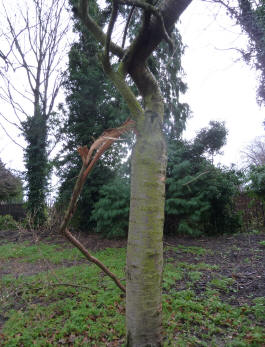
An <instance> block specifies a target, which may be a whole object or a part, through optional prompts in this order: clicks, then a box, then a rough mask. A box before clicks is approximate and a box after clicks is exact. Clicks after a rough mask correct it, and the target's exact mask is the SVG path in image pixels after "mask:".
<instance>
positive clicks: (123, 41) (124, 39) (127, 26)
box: [121, 5, 135, 48]
mask: <svg viewBox="0 0 265 347" xmlns="http://www.w3.org/2000/svg"><path fill="white" fill-rule="evenodd" d="M134 9H135V6H134V5H133V6H132V8H131V10H130V13H129V16H128V19H127V22H126V25H125V28H124V34H123V38H122V44H121V47H122V48H124V46H125V41H126V36H127V31H128V28H129V24H130V22H131V18H132V15H133V12H134Z"/></svg>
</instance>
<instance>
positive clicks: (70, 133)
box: [57, 1, 129, 232]
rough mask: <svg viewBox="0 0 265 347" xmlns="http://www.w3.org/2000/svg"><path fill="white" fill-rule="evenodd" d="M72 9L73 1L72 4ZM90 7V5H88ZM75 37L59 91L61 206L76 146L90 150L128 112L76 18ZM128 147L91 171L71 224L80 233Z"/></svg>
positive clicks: (89, 226)
mask: <svg viewBox="0 0 265 347" xmlns="http://www.w3.org/2000/svg"><path fill="white" fill-rule="evenodd" d="M70 4H71V5H72V6H73V4H74V1H72V2H70ZM91 6H92V2H91ZM93 11H94V14H95V15H96V16H97V18H98V20H99V22H100V23H101V24H102V25H104V23H105V22H106V17H107V13H106V12H102V11H101V10H100V9H99V7H98V6H97V4H96V3H95V2H94V3H93ZM73 19H74V32H75V33H76V34H77V35H78V36H77V40H76V42H74V43H73V44H72V46H71V49H70V51H69V54H68V58H69V63H68V68H67V70H66V72H65V73H64V83H63V86H64V88H65V90H66V106H64V109H65V110H64V111H65V114H66V118H67V119H66V123H65V126H64V128H63V129H62V131H63V134H64V146H63V151H62V152H61V154H60V156H59V158H58V160H57V168H58V169H59V171H58V173H59V176H60V181H61V182H62V183H61V185H60V188H59V198H58V203H59V204H60V205H61V206H65V205H66V202H68V201H69V199H70V196H71V192H72V190H73V187H74V183H75V177H76V176H77V175H78V173H79V170H80V167H81V165H82V164H81V158H80V156H79V155H78V153H77V151H74V152H73V150H76V149H77V148H78V146H84V145H88V146H89V147H90V146H91V144H92V143H93V141H94V140H95V139H96V138H98V137H99V136H100V135H101V134H102V133H103V131H104V130H106V129H109V128H115V127H117V126H118V125H119V124H121V123H122V122H124V121H125V120H126V118H128V114H129V111H128V109H127V108H126V106H125V105H124V102H123V100H122V98H121V97H120V95H119V94H118V93H117V91H116V90H115V89H114V88H113V86H112V84H111V83H110V81H108V80H106V78H105V75H104V72H103V71H102V67H101V63H100V62H99V60H98V58H97V55H98V53H99V51H100V46H99V44H98V42H97V41H96V40H95V39H94V37H93V36H92V35H91V34H90V33H89V31H88V30H87V28H86V27H85V26H84V25H83V24H82V23H81V21H80V19H79V18H78V17H76V16H74V18H73ZM125 151H126V143H125V142H122V144H119V143H118V144H116V145H115V146H113V148H112V149H111V150H109V151H108V152H107V153H105V155H104V158H103V160H101V161H100V163H99V164H98V165H97V166H96V167H95V168H94V169H93V171H92V173H91V175H90V176H89V177H88V179H87V182H86V184H85V186H84V188H83V191H82V193H81V196H80V199H79V203H78V207H77V210H76V214H75V216H74V219H73V221H72V224H73V225H74V226H75V227H76V228H78V229H79V230H86V231H87V230H89V231H90V232H91V231H92V230H93V229H94V228H95V222H94V220H93V218H92V210H93V208H94V204H95V203H96V202H97V201H98V199H99V189H100V188H101V187H102V185H104V184H107V183H108V182H109V181H110V180H112V179H113V178H114V176H115V170H116V168H117V167H118V166H119V164H120V161H121V158H122V154H124V152H125Z"/></svg>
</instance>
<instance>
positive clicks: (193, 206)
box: [165, 122, 240, 236]
mask: <svg viewBox="0 0 265 347" xmlns="http://www.w3.org/2000/svg"><path fill="white" fill-rule="evenodd" d="M211 125H212V127H209V128H204V129H202V130H201V131H200V132H199V133H198V134H197V136H196V138H195V139H194V140H193V141H190V142H187V141H179V140H177V141H172V142H171V143H170V145H169V150H168V152H169V155H168V168H167V182H166V209H165V210H166V218H165V232H166V233H171V234H173V233H174V234H176V233H178V234H184V235H187V234H188V235H191V236H198V235H201V234H217V233H219V234H220V233H224V232H235V231H236V230H237V229H238V228H239V227H240V220H239V216H238V215H237V214H236V213H234V208H233V207H234V206H233V205H234V197H235V196H236V194H237V193H238V187H239V184H240V180H239V177H238V174H237V172H236V171H235V170H234V169H227V168H222V167H215V166H214V165H213V163H212V160H211V161H210V160H209V159H207V158H206V156H207V155H208V153H214V152H215V153H218V152H219V150H220V149H221V147H222V145H223V144H224V143H225V140H226V130H225V128H224V127H223V124H222V123H219V125H218V124H217V122H211ZM206 129H207V130H206ZM220 130H221V131H220ZM221 134H222V136H221ZM202 135H203V136H202ZM214 139H215V141H214ZM200 140H202V142H200Z"/></svg>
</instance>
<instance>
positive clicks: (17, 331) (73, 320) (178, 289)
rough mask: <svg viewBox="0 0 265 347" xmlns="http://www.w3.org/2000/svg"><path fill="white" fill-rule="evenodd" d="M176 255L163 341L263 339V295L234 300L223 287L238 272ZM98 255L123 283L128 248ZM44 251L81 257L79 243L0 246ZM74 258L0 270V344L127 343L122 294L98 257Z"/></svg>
mask: <svg viewBox="0 0 265 347" xmlns="http://www.w3.org/2000/svg"><path fill="white" fill-rule="evenodd" d="M38 249H39V250H40V251H39V252H38ZM202 250H203V248H201V249H200V250H199V249H195V248H187V247H186V248H183V247H177V248H176V249H175V250H174V249H172V248H171V249H170V252H171V253H174V251H175V252H176V254H177V255H178V256H179V259H181V253H179V252H183V253H182V254H184V253H187V251H190V252H191V254H196V255H197V256H203V255H204V254H205V252H206V250H204V251H202ZM171 253H170V254H171ZM173 255H174V254H172V257H171V258H170V257H169V258H167V259H166V262H165V268H164V281H163V346H165V347H166V346H170V347H173V346H179V347H182V346H183V347H186V346H191V347H192V346H194V347H195V346H205V347H206V346H212V347H214V346H228V347H232V346H237V347H241V346H242V347H243V346H253V347H255V346H262V343H263V341H264V337H265V336H264V334H265V330H264V323H265V322H264V309H265V298H264V297H260V298H256V299H254V300H253V301H252V303H250V304H242V305H241V306H235V305H232V304H229V303H228V302H227V300H225V299H224V295H226V294H227V293H231V295H232V294H233V293H234V292H235V290H236V286H235V284H234V280H233V279H232V278H226V277H222V276H220V275H219V274H218V266H216V265H213V264H207V263H204V262H203V261H201V262H196V263H187V262H180V261H179V260H178V259H177V258H176V257H174V256H173ZM95 256H96V257H98V258H99V259H100V260H101V261H103V262H104V263H106V264H108V266H109V268H110V270H111V271H113V272H114V273H115V274H117V276H118V277H119V278H121V279H123V283H124V278H125V272H124V271H125V257H126V251H125V249H123V248H115V249H114V248H113V249H110V248H109V249H105V250H103V251H99V252H97V253H96V254H95ZM42 257H46V258H47V259H49V261H50V262H51V263H54V264H60V263H63V261H65V260H67V261H69V260H71V259H74V258H75V259H80V260H81V259H83V258H82V256H81V255H78V253H76V251H75V250H74V249H70V248H67V249H62V247H60V246H57V245H47V244H44V243H39V244H37V245H29V244H22V245H21V244H20V245H15V244H6V245H4V246H2V247H0V258H1V259H3V260H4V259H5V260H6V261H8V259H9V260H10V259H18V260H19V261H23V262H34V261H38V260H40V259H41V258H42ZM78 257H79V258H78ZM70 265H71V264H70ZM70 265H69V264H68V266H66V267H55V268H51V270H50V271H48V272H42V273H39V274H35V275H32V276H19V277H18V278H14V277H13V276H11V275H6V276H3V277H2V279H1V281H0V285H1V287H0V321H1V318H2V320H5V324H4V325H3V328H2V331H0V346H8V347H17V346H26V347H29V346H38V347H40V346H61V345H62V346H94V347H96V346H97V347H101V346H102V347H103V346H124V344H125V297H124V294H123V293H121V291H120V290H119V289H118V288H117V287H116V286H115V284H114V283H113V282H112V280H111V279H110V278H109V277H107V276H106V275H105V274H104V273H103V272H102V271H101V270H100V269H99V268H97V267H96V266H95V265H92V264H89V265H88V264H86V263H80V264H78V265H74V266H70ZM202 284H203V290H202ZM198 288H200V290H198Z"/></svg>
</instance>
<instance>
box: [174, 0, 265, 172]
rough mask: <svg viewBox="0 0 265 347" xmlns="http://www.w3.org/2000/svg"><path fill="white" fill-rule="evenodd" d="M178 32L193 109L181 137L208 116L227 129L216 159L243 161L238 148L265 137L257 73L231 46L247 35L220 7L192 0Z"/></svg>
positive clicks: (188, 98)
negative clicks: (227, 132) (179, 33)
mask: <svg viewBox="0 0 265 347" xmlns="http://www.w3.org/2000/svg"><path fill="white" fill-rule="evenodd" d="M180 31H181V34H182V38H183V42H184V44H185V45H187V48H186V51H185V55H184V58H183V67H184V70H185V73H186V81H187V84H188V88H189V90H188V92H187V95H186V96H185V100H186V101H187V102H188V103H189V105H190V107H191V110H192V111H193V117H192V119H190V120H189V121H188V123H187V130H186V132H185V134H184V137H186V138H188V139H189V138H192V137H194V135H195V134H196V131H199V129H200V128H202V127H205V126H207V125H208V123H209V121H210V120H220V121H225V124H226V127H227V128H228V130H229V135H228V140H227V145H226V146H225V147H224V148H223V152H224V155H223V156H222V157H220V156H218V158H216V162H221V163H223V164H226V165H230V164H231V163H235V164H237V165H238V166H241V164H242V155H241V153H240V151H241V150H242V149H244V147H245V146H246V145H247V144H248V143H250V142H251V141H252V140H253V139H254V138H255V137H256V136H260V135H264V127H263V125H262V122H263V121H264V120H265V112H264V107H263V108H260V107H259V106H258V105H257V102H256V88H257V74H256V71H255V70H254V69H251V68H250V67H249V66H248V65H246V63H245V62H243V61H242V59H241V56H240V54H239V52H238V51H237V50H235V49H234V48H244V47H246V44H247V38H246V36H245V35H244V34H242V33H241V30H240V27H238V26H236V25H235V23H234V22H233V21H232V20H231V19H230V18H229V17H228V16H227V15H226V14H225V12H224V11H223V9H220V7H219V6H216V5H213V4H209V3H206V2H203V1H201V0H194V1H193V2H192V4H191V5H190V6H189V8H188V9H187V10H186V12H185V13H184V14H183V16H182V17H181V24H180Z"/></svg>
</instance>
